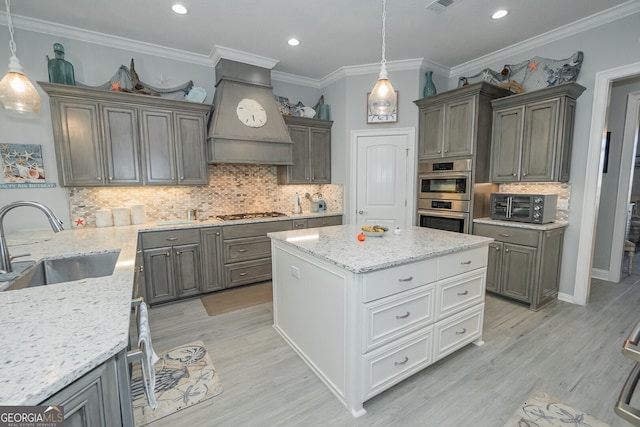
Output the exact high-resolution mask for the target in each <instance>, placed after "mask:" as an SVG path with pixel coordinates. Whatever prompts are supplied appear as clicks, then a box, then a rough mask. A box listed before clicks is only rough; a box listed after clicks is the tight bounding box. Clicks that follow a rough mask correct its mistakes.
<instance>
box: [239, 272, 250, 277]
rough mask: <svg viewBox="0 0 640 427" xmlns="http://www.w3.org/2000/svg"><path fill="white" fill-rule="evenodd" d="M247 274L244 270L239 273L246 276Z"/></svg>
mask: <svg viewBox="0 0 640 427" xmlns="http://www.w3.org/2000/svg"><path fill="white" fill-rule="evenodd" d="M247 274H249V273H247V272H246V271H244V272H242V273H240V276H246V275H247Z"/></svg>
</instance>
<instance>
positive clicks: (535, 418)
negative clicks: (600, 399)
mask: <svg viewBox="0 0 640 427" xmlns="http://www.w3.org/2000/svg"><path fill="white" fill-rule="evenodd" d="M569 426H571V427H610V426H609V424H606V423H603V422H602V421H598V420H597V419H595V418H593V417H592V416H591V415H589V414H587V413H585V412H584V411H581V410H579V409H575V408H572V407H571V406H569V405H565V404H564V403H562V402H560V401H558V399H556V398H554V397H552V396H549V395H548V394H546V393H542V392H540V391H537V392H535V393H534V394H532V395H531V396H529V398H528V399H527V401H526V402H524V404H522V405H521V406H520V407H519V408H518V410H517V411H516V413H515V414H513V417H511V419H509V421H508V422H507V423H506V424H505V425H504V427H569Z"/></svg>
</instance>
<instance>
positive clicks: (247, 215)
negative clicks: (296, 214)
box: [216, 212, 287, 221]
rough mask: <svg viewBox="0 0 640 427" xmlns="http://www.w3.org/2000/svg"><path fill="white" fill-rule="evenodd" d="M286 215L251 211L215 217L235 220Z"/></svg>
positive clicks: (223, 219)
mask: <svg viewBox="0 0 640 427" xmlns="http://www.w3.org/2000/svg"><path fill="white" fill-rule="evenodd" d="M283 216H287V214H283V213H282V212H253V213H238V214H231V215H217V216H216V218H218V219H219V220H222V221H236V220H239V219H254V218H278V217H283Z"/></svg>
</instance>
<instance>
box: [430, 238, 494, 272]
mask: <svg viewBox="0 0 640 427" xmlns="http://www.w3.org/2000/svg"><path fill="white" fill-rule="evenodd" d="M488 252H489V248H488V247H487V246H483V247H480V248H475V249H469V250H466V251H462V252H455V253H452V254H449V255H445V256H443V257H441V258H438V280H440V279H444V278H447V277H451V276H455V275H456V274H461V273H466V272H467V271H471V270H476V269H478V268H482V267H486V266H487V257H488Z"/></svg>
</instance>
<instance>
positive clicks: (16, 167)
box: [0, 144, 56, 188]
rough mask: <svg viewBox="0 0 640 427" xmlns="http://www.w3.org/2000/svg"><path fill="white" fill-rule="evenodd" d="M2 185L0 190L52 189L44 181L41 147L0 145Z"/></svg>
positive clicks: (53, 185)
mask: <svg viewBox="0 0 640 427" xmlns="http://www.w3.org/2000/svg"><path fill="white" fill-rule="evenodd" d="M0 156H1V158H2V178H3V183H2V184H0V188H52V187H55V186H56V184H55V183H47V182H46V181H45V171H44V162H43V160H42V146H41V145H39V144H0Z"/></svg>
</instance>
